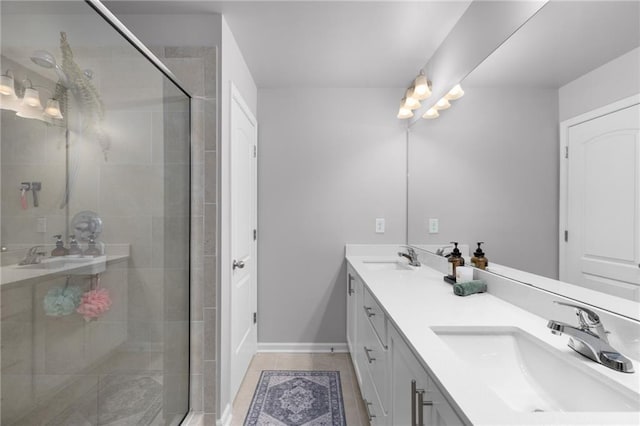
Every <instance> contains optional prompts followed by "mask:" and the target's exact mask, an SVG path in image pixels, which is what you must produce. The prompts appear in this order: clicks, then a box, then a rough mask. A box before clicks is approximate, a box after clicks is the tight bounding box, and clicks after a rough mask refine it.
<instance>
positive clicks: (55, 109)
mask: <svg viewBox="0 0 640 426" xmlns="http://www.w3.org/2000/svg"><path fill="white" fill-rule="evenodd" d="M44 113H45V114H46V115H47V116H49V117H51V118H56V119H58V120H61V119H63V118H64V117H63V116H62V112H60V103H59V102H58V100H57V99H49V100H48V101H47V107H46V108H45V109H44Z"/></svg>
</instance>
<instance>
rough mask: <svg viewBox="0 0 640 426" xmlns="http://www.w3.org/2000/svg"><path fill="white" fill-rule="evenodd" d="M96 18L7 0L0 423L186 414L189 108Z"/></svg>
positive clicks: (159, 419) (0, 64) (70, 5)
mask: <svg viewBox="0 0 640 426" xmlns="http://www.w3.org/2000/svg"><path fill="white" fill-rule="evenodd" d="M95 6H96V5H95V2H92V1H81V0H76V1H55V2H31V1H5V0H3V1H2V2H0V8H1V9H0V21H1V22H0V24H1V25H0V28H1V39H0V43H1V51H0V68H1V73H2V77H1V79H0V114H1V119H0V145H1V147H0V201H1V208H0V225H1V229H0V244H1V246H2V252H1V253H0V256H1V268H0V281H1V282H0V284H1V287H0V289H1V292H0V326H1V327H0V339H1V343H2V349H1V351H0V363H1V373H2V374H1V378H0V391H1V400H2V403H1V406H0V416H1V424H2V425H3V426H11V425H175V424H179V423H180V422H181V421H182V419H183V418H184V417H185V415H186V413H187V412H188V410H189V400H188V396H189V297H190V296H189V261H190V253H189V232H190V229H189V217H190V209H189V203H190V195H189V194H190V181H189V176H190V140H189V134H190V125H189V123H190V111H189V105H190V99H189V96H188V95H187V94H186V93H185V92H184V91H183V90H182V89H181V88H180V87H179V86H178V85H177V84H176V83H175V81H174V79H173V78H172V77H171V75H170V74H168V73H165V72H164V71H163V70H164V68H163V67H162V66H161V65H159V64H158V63H156V62H154V60H153V59H152V58H150V57H148V56H147V55H146V54H145V53H144V52H146V50H145V49H144V48H142V47H140V46H137V45H136V44H135V42H134V41H132V40H130V38H129V37H127V36H126V34H127V33H126V31H123V30H122V29H121V28H118V27H117V26H116V25H114V24H113V23H111V22H109V21H108V20H107V19H106V18H104V17H103V16H102V14H101V13H99V11H98V9H96V7H95ZM54 236H56V237H54Z"/></svg>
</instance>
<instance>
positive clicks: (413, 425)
mask: <svg viewBox="0 0 640 426" xmlns="http://www.w3.org/2000/svg"><path fill="white" fill-rule="evenodd" d="M416 393H417V390H416V381H415V380H412V381H411V426H416Z"/></svg>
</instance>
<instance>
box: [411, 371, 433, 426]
mask: <svg viewBox="0 0 640 426" xmlns="http://www.w3.org/2000/svg"><path fill="white" fill-rule="evenodd" d="M416 394H417V395H418V404H417V407H416ZM424 394H425V391H424V389H417V386H416V381H415V380H411V426H424V412H423V407H427V406H431V405H433V401H425V400H424ZM416 411H417V412H418V423H417V424H416Z"/></svg>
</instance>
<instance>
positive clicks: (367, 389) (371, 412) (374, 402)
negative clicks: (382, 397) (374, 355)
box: [361, 372, 388, 426]
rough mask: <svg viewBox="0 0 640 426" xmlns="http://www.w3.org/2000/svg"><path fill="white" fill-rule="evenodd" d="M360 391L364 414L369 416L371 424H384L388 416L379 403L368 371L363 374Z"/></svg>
mask: <svg viewBox="0 0 640 426" xmlns="http://www.w3.org/2000/svg"><path fill="white" fill-rule="evenodd" d="M361 391H362V399H363V401H364V406H365V409H366V414H367V415H368V416H369V422H370V424H371V426H378V425H386V424H387V420H388V416H387V414H386V413H385V411H384V409H383V408H382V406H381V405H380V401H379V399H378V395H377V394H376V391H375V386H374V385H373V382H372V380H371V376H370V375H369V373H366V372H365V374H364V375H363V378H362V387H361Z"/></svg>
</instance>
